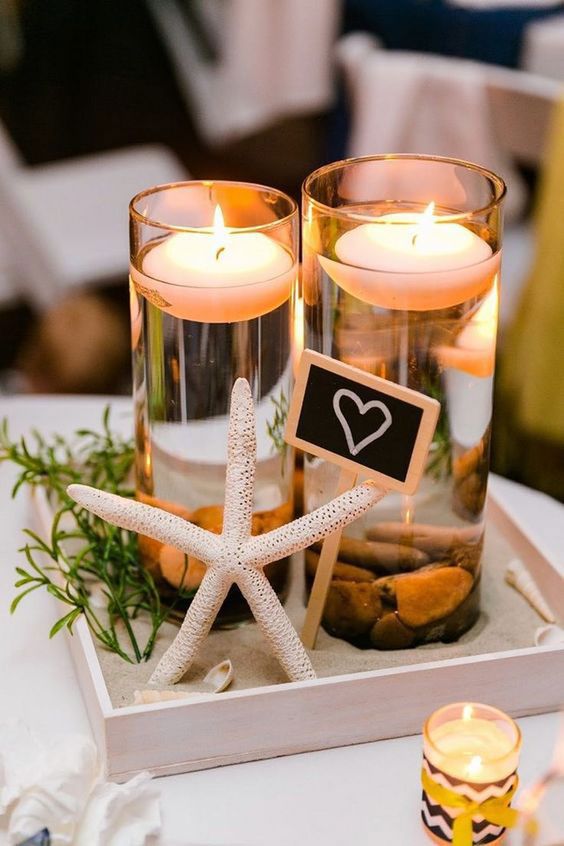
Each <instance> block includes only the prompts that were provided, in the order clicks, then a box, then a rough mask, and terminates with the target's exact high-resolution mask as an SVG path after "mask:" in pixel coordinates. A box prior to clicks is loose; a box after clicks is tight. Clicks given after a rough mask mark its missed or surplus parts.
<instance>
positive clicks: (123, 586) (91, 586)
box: [0, 408, 185, 662]
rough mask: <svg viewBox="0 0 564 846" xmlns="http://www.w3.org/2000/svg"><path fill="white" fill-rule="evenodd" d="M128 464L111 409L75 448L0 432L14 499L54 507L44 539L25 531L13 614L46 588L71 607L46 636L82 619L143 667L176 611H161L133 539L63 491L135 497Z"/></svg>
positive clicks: (0, 457)
mask: <svg viewBox="0 0 564 846" xmlns="http://www.w3.org/2000/svg"><path fill="white" fill-rule="evenodd" d="M133 460H134V450H133V444H132V442H131V441H126V440H123V439H122V438H120V437H118V436H116V435H115V434H113V433H112V432H111V430H110V425H109V408H106V410H105V411H104V415H103V419H102V432H95V431H93V430H90V429H80V430H78V431H77V432H76V433H75V438H74V441H73V444H72V447H71V446H70V445H69V443H68V442H67V441H66V440H65V438H63V437H61V436H59V435H55V436H54V437H52V438H51V439H50V440H46V439H44V438H43V437H42V436H41V435H40V434H39V433H38V432H33V433H32V437H31V439H30V440H26V439H25V438H21V439H20V440H19V441H17V442H12V440H11V439H10V436H9V433H8V426H7V421H6V420H4V421H3V424H2V426H1V428H0V462H3V461H8V462H11V463H13V464H15V465H16V466H17V467H18V468H19V475H18V478H17V481H16V483H15V485H14V488H13V490H12V496H16V494H17V493H18V491H19V490H20V489H21V488H22V487H23V486H30V487H32V488H37V487H42V488H45V489H46V490H47V493H48V496H49V497H50V499H51V500H52V501H53V503H54V506H55V507H56V509H57V511H56V513H55V516H54V518H53V525H52V528H51V536H50V538H49V539H48V540H44V539H42V538H41V537H39V535H37V534H36V533H35V532H32V531H30V530H26V531H25V534H26V535H27V537H28V539H29V540H28V542H27V543H26V545H25V546H24V547H23V549H22V550H21V551H22V552H23V554H24V555H25V558H26V562H27V566H23V567H21V566H20V567H16V572H17V575H18V579H17V581H16V583H15V586H16V588H18V589H21V590H20V592H19V593H18V594H17V595H16V597H15V599H14V600H13V602H12V604H11V608H10V610H11V612H14V611H15V610H16V608H17V607H18V605H19V604H20V602H21V601H22V599H24V597H25V596H27V595H28V594H30V593H32V592H33V591H35V590H38V589H39V588H43V589H45V590H47V592H48V593H50V594H51V595H52V596H55V597H56V598H57V599H58V600H60V601H61V602H63V603H64V604H65V605H67V606H68V607H69V610H68V613H66V614H65V615H64V616H63V617H61V619H60V620H58V621H57V622H56V623H55V625H54V626H53V628H52V629H51V631H50V633H49V637H53V636H54V635H55V634H57V632H58V631H61V629H63V628H66V629H68V630H69V631H70V632H71V633H72V627H73V624H74V622H75V621H76V619H77V618H78V617H79V615H80V614H84V616H85V618H86V621H87V623H88V625H89V627H90V629H91V631H92V633H93V634H94V636H95V637H96V638H97V639H98V640H99V641H100V642H101V643H102V644H103V645H104V646H105V647H107V648H108V649H110V650H111V651H113V652H116V653H117V654H118V655H120V656H121V657H122V658H123V659H124V660H126V661H129V662H140V661H144V660H147V658H149V656H150V655H151V652H152V650H153V646H154V642H155V638H156V636H157V632H158V630H159V628H160V626H161V624H162V623H163V621H164V620H165V619H166V618H167V617H168V616H169V614H170V613H171V611H172V610H173V609H172V608H170V607H163V606H162V605H161V600H160V596H159V592H158V590H157V588H156V586H155V583H154V580H153V577H152V576H151V574H150V573H149V572H148V571H147V570H146V569H145V568H144V567H143V566H142V564H141V563H140V562H139V558H138V552H137V535H136V534H134V533H132V532H126V531H123V530H121V529H118V528H116V527H115V526H111V525H109V524H108V523H105V522H104V521H103V520H101V519H100V518H99V517H96V516H95V515H93V514H91V513H90V512H89V511H87V510H86V509H84V508H81V507H80V506H79V505H77V503H75V502H74V500H72V499H71V498H70V497H69V496H68V494H67V486H68V485H70V484H72V483H74V482H77V483H81V484H87V485H93V486H95V487H98V488H101V489H102V490H105V491H110V492H111V493H115V494H119V495H121V496H133V494H134V491H133V489H132V488H131V486H130V484H129V477H130V471H131V468H132V465H133ZM183 598H185V597H183ZM141 614H143V615H147V618H148V619H149V620H150V623H151V628H150V633H149V636H148V638H147V640H146V642H145V643H139V642H138V640H137V638H136V636H135V633H134V631H133V628H132V625H131V623H132V620H134V619H135V618H136V617H138V616H139V615H141Z"/></svg>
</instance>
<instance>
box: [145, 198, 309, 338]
mask: <svg viewBox="0 0 564 846" xmlns="http://www.w3.org/2000/svg"><path fill="white" fill-rule="evenodd" d="M296 268H297V266H296V263H295V262H294V260H293V258H292V256H291V255H290V253H289V252H288V251H287V250H286V249H285V248H284V247H283V246H282V244H280V243H279V242H278V241H276V240H275V239H274V238H271V237H270V236H269V235H266V234H264V233H263V232H251V231H246V230H245V229H237V228H230V227H227V226H225V225H224V222H223V216H222V213H221V208H220V207H219V206H217V207H216V210H215V215H214V221H213V225H212V226H208V227H202V228H201V229H200V230H190V231H182V232H175V233H173V234H171V235H169V236H168V237H167V238H165V239H164V240H159V241H157V242H156V243H154V244H150V245H149V247H148V249H147V250H146V252H145V255H144V256H143V261H142V269H141V271H139V270H138V269H137V268H134V267H132V268H131V278H132V281H133V284H134V285H135V287H136V288H137V290H138V292H139V293H141V294H143V296H145V297H146V298H147V299H148V300H149V301H150V302H153V303H154V305H157V306H158V307H159V308H161V309H162V310H163V311H166V312H168V313H169V314H172V315H173V316H174V317H180V318H183V319H185V320H195V321H199V322H202V323H234V322H236V321H240V320H252V319H253V318H255V317H260V316H261V315H263V314H267V313H268V312H270V311H273V310H274V309H275V308H277V307H278V306H280V305H282V303H283V302H285V301H286V300H287V299H288V297H289V296H290V291H291V288H292V284H293V282H294V280H295V278H296V272H297V269H296Z"/></svg>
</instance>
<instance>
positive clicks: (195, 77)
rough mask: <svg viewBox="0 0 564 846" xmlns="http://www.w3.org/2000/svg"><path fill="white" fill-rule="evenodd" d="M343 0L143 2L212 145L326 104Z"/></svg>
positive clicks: (330, 96) (331, 93) (200, 127)
mask: <svg viewBox="0 0 564 846" xmlns="http://www.w3.org/2000/svg"><path fill="white" fill-rule="evenodd" d="M341 5H342V0H306V1H304V0H192V2H190V3H187V2H186V0H147V6H148V8H149V10H150V11H151V13H152V15H153V17H154V20H155V24H156V27H157V29H158V31H159V32H160V34H161V37H162V40H163V44H164V46H165V48H166V50H167V51H168V54H169V56H170V58H171V61H172V65H173V68H174V71H175V74H176V78H177V81H178V85H179V88H180V91H181V92H182V94H183V95H184V97H185V99H186V101H187V103H188V105H189V107H190V109H191V111H192V113H193V114H194V117H195V120H196V122H197V127H198V130H199V131H200V133H201V134H202V136H203V137H204V138H205V139H206V141H207V143H208V144H210V145H220V144H225V143H226V142H228V141H233V140H235V139H237V138H241V137H244V136H245V135H249V134H251V133H253V132H256V131H258V130H260V129H263V128H264V127H265V126H268V125H269V124H271V123H273V122H274V121H276V120H278V119H280V118H283V117H288V116H293V115H298V114H304V113H308V112H315V111H319V110H321V109H325V108H327V106H328V105H330V103H331V102H332V100H333V97H334V85H333V72H332V47H333V44H334V42H335V39H336V38H337V36H338V31H339V25H340V20H341Z"/></svg>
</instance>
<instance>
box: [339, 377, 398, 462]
mask: <svg viewBox="0 0 564 846" xmlns="http://www.w3.org/2000/svg"><path fill="white" fill-rule="evenodd" d="M343 397H348V398H349V399H352V401H353V402H354V403H355V405H356V407H357V408H358V410H359V412H360V413H361V414H366V412H367V411H370V409H371V408H379V409H380V411H381V412H382V414H383V415H384V420H383V422H382V423H380V425H379V426H378V428H377V429H376V431H375V432H372V433H371V434H370V435H367V436H366V438H363V439H362V440H361V441H359V443H358V444H355V442H354V438H353V436H352V432H351V427H350V426H349V423H348V421H347V418H346V417H345V415H344V414H343V412H342V411H341V400H342V398H343ZM333 409H334V411H335V414H336V415H337V419H338V420H339V423H340V424H341V426H342V427H343V432H344V433H345V438H346V439H347V446H348V448H349V452H350V454H351V455H358V453H359V452H360V451H361V450H363V449H364V447H367V446H368V444H371V443H372V442H373V441H376V440H378V438H381V437H382V435H383V434H384V432H387V431H388V429H389V428H390V426H391V425H392V415H391V413H390V409H389V408H388V407H387V406H386V405H384V403H383V402H380V400H370V402H363V401H362V400H361V398H360V397H359V396H358V394H355V392H354V391H349V390H347V388H340V390H338V391H337V392H336V393H335V396H334V397H333Z"/></svg>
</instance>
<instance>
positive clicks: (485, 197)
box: [302, 155, 505, 649]
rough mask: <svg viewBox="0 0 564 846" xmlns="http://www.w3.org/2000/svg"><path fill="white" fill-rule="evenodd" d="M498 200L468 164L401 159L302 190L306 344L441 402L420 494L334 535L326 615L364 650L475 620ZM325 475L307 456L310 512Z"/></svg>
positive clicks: (394, 498) (395, 500)
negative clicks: (338, 539) (335, 542)
mask: <svg viewBox="0 0 564 846" xmlns="http://www.w3.org/2000/svg"><path fill="white" fill-rule="evenodd" d="M504 193H505V186H504V184H503V181H502V180H501V179H500V178H499V177H497V176H496V175H495V174H493V173H491V172H489V171H486V170H484V169H483V168H480V167H478V166H476V165H472V164H469V163H466V162H462V161H458V160H453V159H444V158H437V157H428V156H410V155H397V156H374V157H367V158H361V159H350V160H347V161H343V162H336V163H334V164H331V165H328V166H326V167H323V168H321V169H320V170H317V171H315V172H314V173H312V174H311V175H310V176H309V177H308V178H307V179H306V181H305V183H304V187H303V215H304V218H303V277H302V286H303V301H304V327H305V328H304V335H305V338H304V343H305V346H306V347H309V348H311V349H314V350H316V351H318V352H321V353H323V354H325V355H328V356H332V357H333V358H336V359H339V360H340V361H343V362H345V363H348V364H350V365H353V366H354V367H357V368H360V369H362V370H365V371H368V372H370V373H373V374H375V375H378V376H381V377H383V378H386V379H389V380H391V381H393V382H396V383H398V384H400V385H404V386H407V387H409V388H413V389H415V390H417V391H420V392H422V393H424V394H427V395H428V396H431V397H434V398H435V399H437V400H439V401H440V403H441V414H440V418H439V422H438V425H437V429H436V432H435V436H434V440H433V443H432V446H431V450H430V454H429V458H428V462H427V466H426V470H425V473H424V475H423V478H422V480H421V483H420V485H419V489H418V492H417V494H416V495H415V496H402V495H399V494H393V493H390V494H388V496H387V497H386V499H385V500H383V501H382V502H381V503H380V504H379V505H378V506H377V507H376V508H374V509H373V510H372V511H371V512H369V513H368V514H367V515H366V516H365V517H363V518H362V519H361V520H359V521H357V522H356V523H354V524H353V525H352V526H350V527H349V528H348V529H347V530H346V532H345V534H344V536H343V539H342V542H341V546H340V550H339V558H338V562H337V565H336V567H335V571H334V576H333V582H332V585H331V589H330V592H329V596H328V600H327V603H326V608H325V613H324V618H323V624H324V626H325V628H326V629H327V630H328V631H329V632H330V633H331V634H333V635H335V636H337V637H342V638H345V639H347V640H349V641H351V642H353V643H354V644H355V645H357V646H360V647H375V648H378V649H397V648H406V647H411V646H415V645H417V644H420V643H427V642H430V641H439V640H442V641H452V640H456V639H457V638H458V637H459V636H460V635H461V634H462V633H463V632H465V631H467V630H468V629H469V628H470V627H471V626H472V625H473V623H474V622H475V621H476V619H477V617H478V614H479V584H480V559H481V553H482V547H483V533H484V505H485V497H486V487H487V476H488V464H489V442H490V428H491V426H490V424H491V413H492V382H493V372H494V358H495V339H496V329H497V313H498V296H499V267H500V257H501V234H502V217H501V205H502V200H503V196H504ZM358 458H360V456H359V457H358ZM337 476H338V470H337V469H336V468H335V467H333V466H332V465H330V464H328V463H327V462H324V461H321V460H319V459H317V458H313V457H311V456H306V459H305V488H304V490H305V507H306V510H312V509H313V508H315V507H317V506H318V505H320V504H321V503H322V502H325V501H327V500H328V499H330V498H331V497H332V496H333V495H334V493H335V489H336V485H337ZM318 552H319V550H318V549H311V550H309V552H308V554H307V559H306V567H307V575H308V578H309V579H310V580H311V578H312V577H313V575H314V573H315V569H316V566H317V557H318ZM368 583H373V584H372V586H368ZM367 597H368V598H367Z"/></svg>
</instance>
